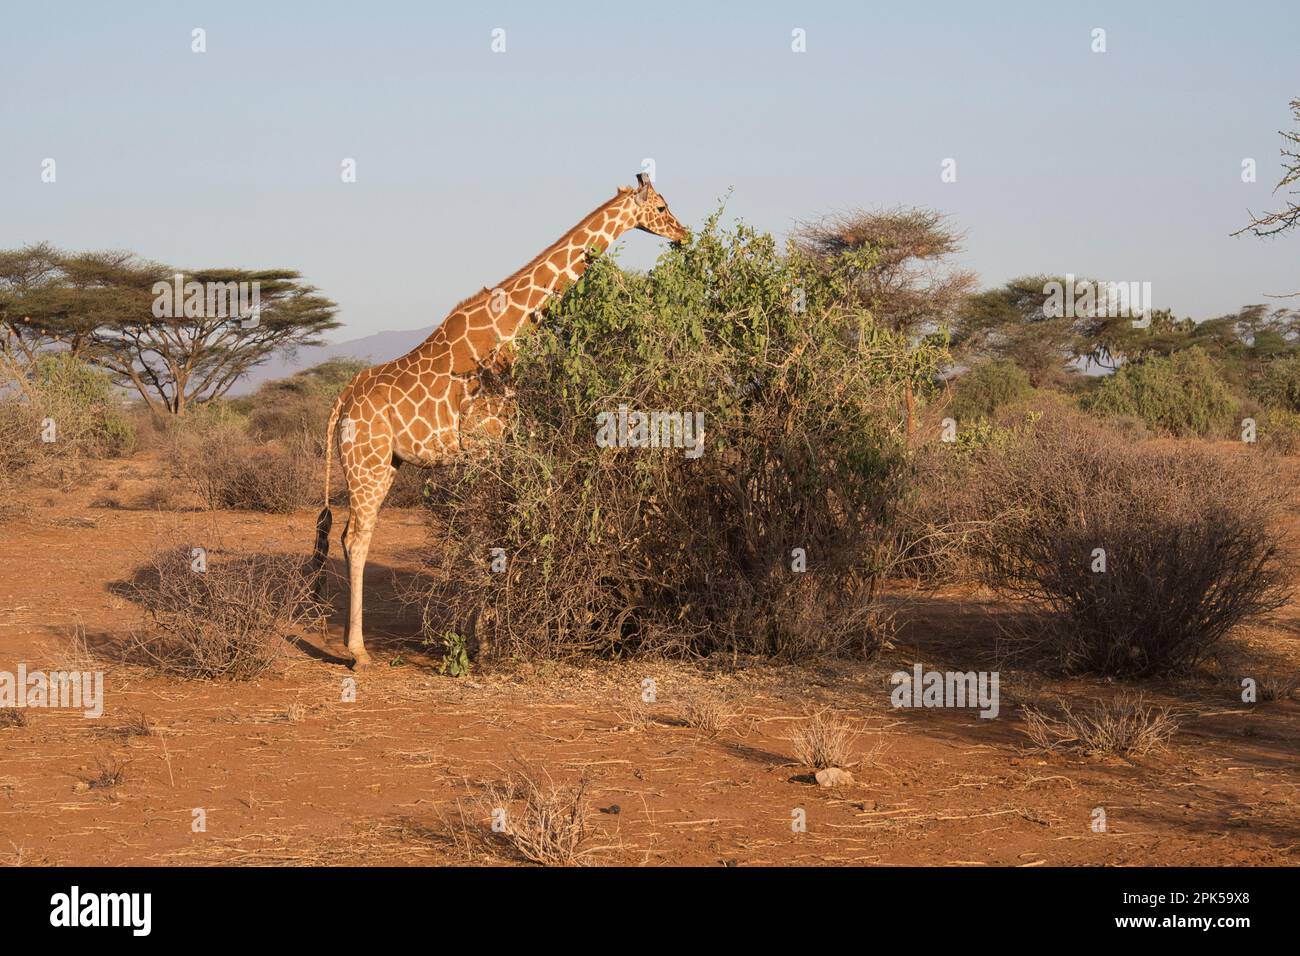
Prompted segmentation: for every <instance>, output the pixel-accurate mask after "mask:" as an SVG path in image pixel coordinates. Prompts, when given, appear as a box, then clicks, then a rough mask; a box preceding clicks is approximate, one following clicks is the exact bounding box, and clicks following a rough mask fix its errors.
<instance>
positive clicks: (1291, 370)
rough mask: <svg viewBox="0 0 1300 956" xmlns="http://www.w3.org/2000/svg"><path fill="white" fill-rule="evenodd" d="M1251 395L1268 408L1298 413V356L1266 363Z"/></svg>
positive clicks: (1299, 371) (1299, 358)
mask: <svg viewBox="0 0 1300 956" xmlns="http://www.w3.org/2000/svg"><path fill="white" fill-rule="evenodd" d="M1251 393H1252V394H1253V395H1254V396H1255V398H1257V399H1259V401H1261V402H1263V403H1264V404H1265V405H1267V406H1268V407H1270V408H1277V409H1281V410H1283V411H1287V412H1300V355H1287V356H1285V357H1284V358H1279V359H1274V360H1273V361H1271V362H1268V363H1266V364H1265V365H1264V367H1263V369H1262V370H1261V371H1260V373H1259V375H1258V377H1257V378H1256V379H1255V381H1254V383H1253V385H1252V387H1251Z"/></svg>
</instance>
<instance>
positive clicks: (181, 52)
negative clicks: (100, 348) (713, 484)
mask: <svg viewBox="0 0 1300 956" xmlns="http://www.w3.org/2000/svg"><path fill="white" fill-rule="evenodd" d="M0 17H2V19H0V136H2V137H3V148H2V149H0V247H5V248H8V247H12V246H17V245H22V244H25V243H28V242H32V241H36V240H40V239H47V240H50V241H51V242H54V243H56V244H58V245H60V246H64V247H67V248H71V249H75V250H80V249H91V248H106V247H113V248H128V249H132V250H134V251H136V252H138V253H140V254H141V255H144V256H146V257H149V258H153V259H158V260H160V261H163V262H167V263H170V264H172V265H178V266H181V267H187V268H192V267H205V266H240V267H249V268H253V267H273V266H274V267H289V268H295V269H298V270H300V271H301V272H303V273H304V275H305V276H306V277H307V278H308V279H309V280H310V281H311V282H313V283H315V284H316V285H318V286H319V287H320V288H321V289H322V290H323V291H324V293H325V294H327V295H329V296H330V297H332V298H334V299H335V300H337V301H338V302H339V304H340V306H341V309H342V310H341V314H340V318H341V319H342V320H343V321H344V322H345V323H346V327H345V328H344V329H340V330H339V331H338V332H336V333H335V338H336V339H344V338H353V337H357V336H360V335H364V334H369V333H372V332H376V331H381V330H387V329H403V328H416V327H420V326H424V325H429V324H432V323H433V322H435V321H437V320H439V319H440V318H441V317H442V316H443V315H444V314H445V313H446V311H447V310H448V309H449V308H450V307H451V306H452V305H453V304H454V303H455V302H456V301H458V300H459V299H461V298H463V297H464V296H466V295H468V294H469V293H471V292H474V291H477V289H478V288H479V287H481V286H484V285H489V286H490V285H491V284H493V283H494V282H496V281H497V280H498V279H501V278H502V277H504V276H506V275H508V274H509V273H510V272H512V271H514V270H515V269H516V268H518V267H519V266H520V265H522V264H523V263H524V262H526V261H527V260H528V259H529V258H531V257H532V256H533V255H534V254H535V253H537V252H538V251H539V250H540V249H542V248H543V247H544V246H545V245H546V244H548V243H549V242H551V241H552V240H554V239H555V238H557V237H558V236H559V235H560V234H561V233H562V232H563V231H564V230H565V229H567V228H568V227H569V226H570V225H572V224H573V223H575V222H576V221H577V220H578V219H579V217H581V216H582V215H583V214H584V213H586V212H587V211H589V210H590V209H591V208H593V207H594V206H596V205H597V204H598V203H600V202H602V201H604V200H605V199H606V198H608V197H609V196H611V195H612V194H613V192H614V189H615V187H617V186H618V185H619V184H622V183H629V182H631V180H632V178H633V176H634V175H635V173H636V172H637V171H638V170H639V169H640V168H641V163H642V160H643V159H645V158H651V159H653V160H654V162H655V168H656V174H657V185H658V187H659V189H660V191H661V192H662V193H663V194H664V195H665V196H666V197H667V199H668V201H669V203H670V204H671V206H672V208H673V210H674V212H675V213H676V214H677V215H678V217H679V218H680V219H682V220H683V221H684V222H687V223H689V224H698V223H699V221H700V220H701V219H702V218H703V217H704V216H705V215H706V214H707V213H708V212H709V211H710V210H711V209H713V208H714V207H715V206H716V203H717V200H718V199H719V197H721V196H722V195H723V194H724V193H725V192H726V191H727V189H728V188H734V193H733V195H732V198H731V200H730V202H729V205H728V212H729V213H731V214H734V215H737V216H740V217H742V218H744V219H745V220H747V221H748V222H750V223H752V224H754V225H755V226H757V227H759V228H761V229H765V230H769V231H772V232H774V233H776V234H778V235H784V234H785V233H786V232H787V231H788V230H789V229H790V227H791V225H792V224H793V223H794V222H795V221H797V220H799V219H803V218H808V217H812V216H815V215H817V214H819V213H825V212H830V211H834V210H837V209H843V208H846V207H854V206H861V207H868V208H870V207H874V206H892V205H895V204H919V205H930V206H934V207H937V208H939V209H941V210H943V211H945V212H947V213H949V214H951V216H952V217H953V220H954V222H955V223H956V224H957V225H958V226H959V227H960V228H962V229H963V230H965V232H966V233H967V247H966V253H965V255H964V261H963V264H964V265H966V266H968V267H969V268H973V269H975V270H976V271H977V272H978V273H979V275H980V277H981V281H982V283H983V284H984V285H985V286H989V285H993V284H996V283H999V282H1002V281H1005V280H1006V279H1008V278H1011V277H1013V276H1016V275H1021V274H1026V273H1037V272H1051V273H1065V272H1074V273H1076V274H1086V275H1092V276H1095V277H1098V278H1102V279H1109V280H1116V281H1149V282H1151V283H1152V292H1153V299H1154V304H1155V305H1156V306H1157V307H1162V306H1168V307H1172V308H1174V309H1175V310H1176V311H1177V312H1178V313H1179V314H1180V315H1191V316H1193V317H1194V318H1198V319H1200V318H1208V317H1211V316H1214V315H1219V314H1223V313H1225V312H1228V311H1231V310H1234V309H1235V308H1236V307H1238V306H1240V305H1243V304H1246V303H1250V302H1259V301H1265V299H1264V295H1263V294H1264V293H1267V292H1272V293H1280V292H1290V291H1293V290H1295V289H1296V288H1298V287H1300V268H1297V265H1300V236H1288V237H1284V238H1282V239H1279V240H1275V241H1272V242H1266V241H1262V240H1258V239H1254V238H1249V237H1243V238H1237V239H1232V238H1229V235H1228V234H1229V233H1230V232H1231V231H1233V230H1234V229H1236V228H1238V227H1239V226H1241V225H1243V224H1244V223H1245V221H1246V218H1247V216H1246V210H1247V208H1248V207H1251V208H1254V209H1256V210H1257V211H1258V210H1263V209H1265V208H1270V207H1271V203H1274V202H1276V201H1277V200H1276V197H1272V196H1271V195H1270V193H1271V192H1272V189H1273V186H1274V184H1275V183H1276V182H1277V180H1278V178H1279V177H1280V165H1279V157H1278V149H1279V146H1280V145H1281V140H1280V137H1279V136H1278V135H1277V131H1278V130H1279V129H1282V128H1290V127H1291V116H1290V111H1289V110H1288V108H1287V103H1288V101H1289V100H1290V99H1291V98H1292V97H1296V96H1300V2H1297V0H1267V2H1266V0H1259V2H1251V0H1238V2H1233V3H1227V2H1223V3H1214V4H1211V3H1202V2H1194V0H1193V2H1189V0H1176V2H1142V3H1139V2H1135V0H1127V2H1114V3H1089V2H1074V3H1047V2H1043V0H1037V2H1010V0H999V2H989V3H972V2H945V3H939V2H932V3H912V2H909V3H863V2H850V0H843V2H840V3H818V2H804V0H789V2H781V3H772V2H758V0H751V2H736V3H730V2H727V3H723V2H713V0H710V2H704V0H695V2H671V0H655V2H644V3H637V4H627V5H624V4H609V3H592V2H584V3H571V4H570V3H562V2H544V3H543V2H529V3H482V4H455V5H452V4H443V3H432V2H423V3H419V2H389V3H385V2H382V0H370V2H360V0H358V2H328V0H327V2H321V0H313V2H302V3H288V2H280V3H271V2H266V0H263V2H239V0H220V2H217V0H212V2H131V0H121V2H118V3H102V2H89V0H88V2H81V3H62V2H58V0H41V2H35V3H18V2H14V0H5V3H4V5H3V8H2V13H0ZM195 28H202V29H203V30H205V31H206V43H207V52H206V53H202V54H198V53H194V52H192V50H191V46H192V31H193V30H194V29H195ZM497 28H501V29H503V30H504V31H505V47H506V49H505V52H504V53H494V52H493V51H492V42H493V36H492V31H493V30H494V29H497ZM796 28H797V29H802V30H804V31H806V52H804V53H795V52H793V51H792V49H791V45H792V36H791V33H792V31H793V30H795V29H796ZM1094 28H1102V29H1104V30H1105V31H1106V52H1105V53H1094V52H1093V51H1092V46H1093V37H1092V31H1093V30H1094ZM1247 157H1251V158H1254V159H1255V160H1256V161H1257V162H1258V181H1257V182H1255V183H1253V184H1250V183H1243V182H1242V178H1241V171H1242V167H1241V164H1242V160H1243V159H1245V158H1247ZM46 158H53V159H54V160H55V161H56V163H57V166H56V174H57V180H56V182H54V183H45V182H42V181H41V173H42V161H43V160H44V159H46ZM345 158H352V159H355V161H356V171H357V176H356V180H357V181H356V182H354V183H344V182H342V181H341V177H340V171H341V163H342V162H343V160H344V159H345ZM947 158H952V159H955V160H956V172H957V178H956V182H949V183H945V182H942V181H941V175H940V174H941V164H942V163H943V161H944V160H945V159H947ZM660 245H661V240H657V239H655V238H653V237H651V236H648V235H645V234H641V233H636V234H633V235H632V236H630V237H628V238H627V239H626V240H625V242H624V243H623V250H622V252H621V255H622V257H623V261H624V262H625V263H626V264H629V265H633V266H638V267H644V266H647V265H649V264H650V263H651V262H653V260H654V257H655V256H656V255H657V253H658V250H659V248H660ZM1294 301H1295V300H1292V302H1293V303H1294Z"/></svg>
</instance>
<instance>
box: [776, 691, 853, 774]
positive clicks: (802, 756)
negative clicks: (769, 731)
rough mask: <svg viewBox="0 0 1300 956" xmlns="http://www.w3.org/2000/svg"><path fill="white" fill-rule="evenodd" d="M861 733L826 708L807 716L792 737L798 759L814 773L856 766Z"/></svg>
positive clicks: (791, 740)
mask: <svg viewBox="0 0 1300 956" xmlns="http://www.w3.org/2000/svg"><path fill="white" fill-rule="evenodd" d="M858 736H859V733H858V731H856V730H854V729H853V728H852V727H850V726H849V724H848V723H847V722H846V721H844V720H843V719H841V718H839V717H837V716H835V715H834V714H833V713H831V711H830V709H829V708H827V707H823V708H822V709H821V710H819V711H816V712H815V713H813V714H810V715H809V716H808V719H807V720H806V721H804V722H803V723H802V724H799V725H798V726H796V727H795V729H794V731H793V732H792V733H791V734H790V743H791V745H792V746H793V748H794V756H795V759H796V760H798V761H799V763H801V764H803V765H804V766H805V767H810V768H812V769H813V770H825V769H827V768H828V767H839V768H841V769H847V768H849V767H852V766H854V765H855V764H856V763H857V761H856V760H855V759H854V752H855V747H854V744H855V743H856V742H857V739H858Z"/></svg>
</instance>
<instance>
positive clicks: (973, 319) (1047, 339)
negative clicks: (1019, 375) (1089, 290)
mask: <svg viewBox="0 0 1300 956" xmlns="http://www.w3.org/2000/svg"><path fill="white" fill-rule="evenodd" d="M1053 281H1056V280H1054V278H1053V277H1052V276H1021V277H1020V278H1017V279H1012V280H1011V281H1009V282H1007V283H1006V284H1005V285H1002V286H999V287H997V288H995V289H988V290H985V291H984V292H980V293H978V294H977V295H973V296H970V297H969V298H968V299H966V300H965V301H964V302H963V303H962V304H961V307H960V309H959V310H958V314H957V317H956V320H955V322H954V330H953V347H954V349H955V350H957V351H958V352H959V353H960V354H962V355H964V356H967V357H975V356H979V357H987V358H994V359H1006V360H1009V361H1011V362H1014V363H1015V364H1016V365H1018V366H1020V368H1021V369H1023V370H1024V372H1025V374H1026V375H1028V376H1029V381H1030V383H1031V384H1033V385H1034V386H1036V387H1037V386H1041V385H1059V384H1063V383H1064V382H1066V381H1067V380H1069V379H1070V378H1071V377H1073V376H1074V375H1075V374H1076V369H1075V367H1074V362H1075V360H1076V359H1077V358H1078V357H1079V354H1080V352H1081V350H1082V349H1084V348H1085V346H1084V345H1083V344H1082V341H1081V335H1080V330H1079V328H1078V324H1079V319H1076V318H1073V317H1066V316H1060V317H1057V316H1053V315H1049V314H1048V313H1049V311H1050V310H1048V309H1046V308H1045V305H1046V303H1047V300H1048V292H1047V287H1048V286H1049V285H1050V284H1051V283H1052V282H1053Z"/></svg>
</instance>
